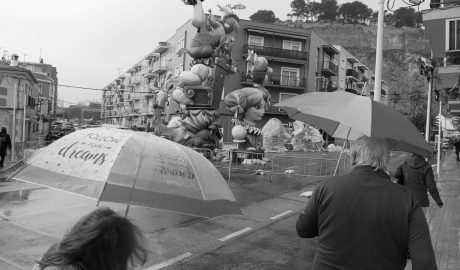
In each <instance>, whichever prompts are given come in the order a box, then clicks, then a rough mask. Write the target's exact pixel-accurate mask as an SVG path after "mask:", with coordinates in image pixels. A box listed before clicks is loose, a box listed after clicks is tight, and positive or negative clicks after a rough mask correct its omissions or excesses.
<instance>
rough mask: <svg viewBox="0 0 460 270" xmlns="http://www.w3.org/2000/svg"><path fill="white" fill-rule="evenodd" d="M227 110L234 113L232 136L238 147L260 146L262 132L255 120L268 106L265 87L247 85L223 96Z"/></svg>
mask: <svg viewBox="0 0 460 270" xmlns="http://www.w3.org/2000/svg"><path fill="white" fill-rule="evenodd" d="M224 102H225V106H226V108H227V110H229V111H230V112H232V113H234V118H233V119H232V123H233V125H234V127H233V129H232V136H233V138H234V140H235V141H236V142H238V143H240V144H239V147H240V148H243V149H247V148H255V149H257V150H258V149H261V148H262V132H261V130H260V129H259V128H256V126H255V122H256V121H260V120H262V117H263V116H264V114H265V110H267V109H268V108H269V107H270V94H269V93H268V91H267V90H266V89H265V88H256V87H247V88H242V89H239V90H235V91H233V92H231V93H229V94H228V95H227V96H226V97H225V100H224Z"/></svg>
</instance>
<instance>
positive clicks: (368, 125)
mask: <svg viewBox="0 0 460 270" xmlns="http://www.w3.org/2000/svg"><path fill="white" fill-rule="evenodd" d="M274 106H276V107H280V108H282V109H284V110H285V111H286V112H287V113H288V115H289V117H291V118H293V119H296V120H299V121H302V122H305V123H308V124H311V125H314V126H316V127H319V128H321V129H322V130H324V131H326V132H327V133H329V134H330V135H331V136H333V137H338V138H349V139H351V140H354V139H356V138H358V137H360V136H362V135H366V136H368V137H373V138H383V139H386V140H387V141H388V142H389V144H390V145H391V147H392V149H393V150H398V151H406V152H410V153H416V154H419V155H422V156H425V157H429V156H430V155H431V151H432V149H431V146H430V145H429V144H428V143H427V142H426V141H425V140H424V138H423V137H422V135H421V134H420V132H419V131H418V130H417V128H416V127H415V126H414V125H413V124H412V123H411V122H410V121H409V120H408V119H407V118H406V117H405V116H404V115H402V114H401V113H399V112H397V111H396V110H394V109H393V108H391V107H389V106H387V105H385V104H381V103H379V102H375V101H373V100H372V99H370V98H368V97H364V96H359V95H354V94H350V93H347V92H344V91H336V92H313V93H307V94H302V95H299V96H296V97H293V98H289V99H287V100H284V101H282V102H280V103H278V104H275V105H274Z"/></svg>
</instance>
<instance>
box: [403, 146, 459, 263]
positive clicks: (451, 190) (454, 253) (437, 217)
mask: <svg viewBox="0 0 460 270" xmlns="http://www.w3.org/2000/svg"><path fill="white" fill-rule="evenodd" d="M434 170H435V169H434ZM435 171H436V170H435ZM436 182H437V185H438V189H439V192H440V194H441V198H442V200H443V202H444V207H443V208H439V207H438V206H437V205H436V203H435V202H434V201H433V199H432V198H431V196H430V207H429V209H428V212H427V214H426V218H427V221H428V226H429V227H430V232H431V241H432V244H433V247H434V252H435V255H436V261H437V265H438V269H439V270H456V269H460V162H457V161H456V159H455V152H454V150H449V151H448V152H447V154H446V156H445V157H444V159H443V160H442V161H441V169H440V175H438V176H436ZM409 269H412V266H411V265H410V263H409V265H408V266H407V267H406V270H409Z"/></svg>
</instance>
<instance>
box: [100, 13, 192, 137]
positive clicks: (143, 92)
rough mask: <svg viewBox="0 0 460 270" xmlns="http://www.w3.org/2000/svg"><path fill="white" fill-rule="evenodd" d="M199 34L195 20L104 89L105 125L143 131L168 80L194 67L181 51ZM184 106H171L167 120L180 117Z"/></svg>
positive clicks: (171, 104)
mask: <svg viewBox="0 0 460 270" xmlns="http://www.w3.org/2000/svg"><path fill="white" fill-rule="evenodd" d="M195 33H196V28H195V27H193V25H192V22H191V20H188V21H187V22H186V23H184V24H183V25H182V26H181V27H179V28H178V29H177V30H176V33H175V34H174V35H173V36H172V37H171V38H169V39H168V40H166V41H163V42H159V43H158V44H157V45H156V46H155V47H154V49H153V50H152V51H151V52H150V53H148V54H147V55H146V56H145V57H144V58H143V59H141V60H140V61H139V62H137V63H136V64H135V65H134V66H132V67H131V68H130V69H128V70H127V71H126V72H125V73H123V74H122V75H120V76H119V77H118V78H116V79H115V80H114V81H113V82H111V83H110V84H109V85H107V86H106V87H105V88H104V91H103V94H102V114H101V119H102V122H103V123H105V124H113V125H120V126H122V127H125V128H134V127H135V128H136V129H143V128H144V127H145V126H146V125H147V123H149V122H151V121H152V119H153V104H154V100H155V97H156V94H157V93H158V91H159V90H160V89H162V88H163V87H164V86H165V83H166V81H167V79H168V78H169V77H171V76H173V77H176V76H178V75H179V74H180V72H182V71H184V70H186V69H188V68H189V66H190V62H191V60H192V58H191V57H190V56H189V55H187V54H186V53H183V54H182V55H180V56H179V54H178V53H179V50H180V49H182V48H184V47H188V46H190V43H191V40H192V38H193V36H194V35H195ZM180 109H181V108H180V106H179V105H178V104H176V103H175V102H168V103H167V106H166V109H165V117H168V118H169V117H170V116H171V115H174V114H177V113H180Z"/></svg>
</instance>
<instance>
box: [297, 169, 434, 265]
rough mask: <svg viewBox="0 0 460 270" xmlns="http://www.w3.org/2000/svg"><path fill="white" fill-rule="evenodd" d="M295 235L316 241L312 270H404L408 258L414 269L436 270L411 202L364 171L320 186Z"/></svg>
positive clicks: (381, 175)
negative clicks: (409, 257) (316, 239)
mask: <svg viewBox="0 0 460 270" xmlns="http://www.w3.org/2000/svg"><path fill="white" fill-rule="evenodd" d="M296 229H297V233H298V235H299V236H300V237H303V238H312V237H316V236H318V245H317V251H316V255H315V258H314V260H313V265H312V268H311V269H313V270H315V269H321V270H323V269H350V270H351V269H373V270H379V269H382V270H396V269H397V270H403V269H404V267H405V265H406V259H407V253H408V252H410V254H411V260H412V267H414V269H419V270H425V269H426V270H428V269H429V270H432V269H437V267H436V261H435V256H434V251H433V247H432V245H431V239H430V232H429V229H428V224H427V222H426V219H425V217H424V215H423V212H422V210H421V209H420V207H419V206H418V204H417V201H416V199H415V198H414V197H413V195H412V193H411V192H410V190H409V189H408V188H406V187H404V186H401V185H397V184H395V183H393V182H391V180H390V177H389V176H388V175H387V174H386V173H385V172H384V171H382V170H379V171H374V170H373V168H371V167H369V166H358V167H355V168H354V169H353V170H352V171H351V172H350V173H349V174H346V175H342V176H337V177H332V178H329V179H327V180H324V181H323V182H321V183H320V184H319V185H318V187H317V188H316V190H315V191H314V192H313V194H312V196H311V198H310V200H309V201H308V204H307V206H306V208H305V210H304V211H303V212H301V214H300V216H299V218H298V220H297V224H296Z"/></svg>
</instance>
